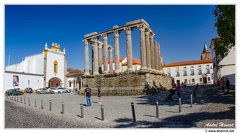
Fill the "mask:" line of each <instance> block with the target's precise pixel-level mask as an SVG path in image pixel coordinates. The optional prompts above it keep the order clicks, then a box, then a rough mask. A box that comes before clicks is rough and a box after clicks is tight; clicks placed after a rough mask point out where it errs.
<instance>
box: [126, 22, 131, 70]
mask: <svg viewBox="0 0 240 133" xmlns="http://www.w3.org/2000/svg"><path fill="white" fill-rule="evenodd" d="M125 30H126V35H127V37H126V38H127V71H132V70H133V68H132V36H131V33H132V29H131V28H130V27H127V28H126V29H125Z"/></svg>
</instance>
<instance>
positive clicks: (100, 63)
mask: <svg viewBox="0 0 240 133" xmlns="http://www.w3.org/2000/svg"><path fill="white" fill-rule="evenodd" d="M99 69H102V44H101V43H99V44H98V70H99Z"/></svg>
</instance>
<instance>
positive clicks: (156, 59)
mask: <svg viewBox="0 0 240 133" xmlns="http://www.w3.org/2000/svg"><path fill="white" fill-rule="evenodd" d="M154 47H155V48H154V54H155V55H154V58H155V69H156V70H158V60H159V58H158V45H157V41H154Z"/></svg>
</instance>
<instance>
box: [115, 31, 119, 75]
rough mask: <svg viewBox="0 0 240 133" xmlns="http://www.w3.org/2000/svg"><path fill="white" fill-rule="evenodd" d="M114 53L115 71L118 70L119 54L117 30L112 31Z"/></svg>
mask: <svg viewBox="0 0 240 133" xmlns="http://www.w3.org/2000/svg"><path fill="white" fill-rule="evenodd" d="M114 48H115V50H114V54H115V59H116V61H115V73H118V72H120V55H119V31H117V30H116V31H114Z"/></svg>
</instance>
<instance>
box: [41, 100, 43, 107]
mask: <svg viewBox="0 0 240 133" xmlns="http://www.w3.org/2000/svg"><path fill="white" fill-rule="evenodd" d="M41 109H43V99H41Z"/></svg>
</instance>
